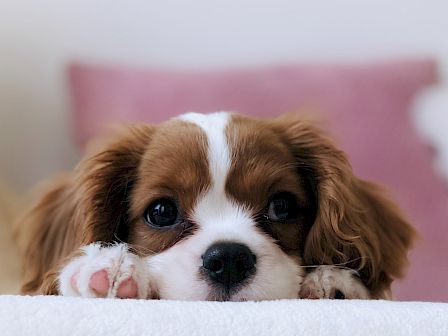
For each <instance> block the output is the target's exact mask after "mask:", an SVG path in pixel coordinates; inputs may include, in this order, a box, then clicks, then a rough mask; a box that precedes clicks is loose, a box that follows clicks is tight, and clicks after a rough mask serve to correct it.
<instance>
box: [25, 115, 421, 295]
mask: <svg viewBox="0 0 448 336" xmlns="http://www.w3.org/2000/svg"><path fill="white" fill-rule="evenodd" d="M19 226H20V228H21V230H22V232H27V238H25V240H24V244H25V245H24V246H25V249H24V253H23V256H24V270H25V274H24V284H23V287H22V292H23V293H27V294H36V293H41V294H60V295H70V296H81V297H119V298H141V299H151V298H161V299H179V300H217V301H245V300H271V299H294V298H298V297H302V298H313V299H320V298H336V299H343V298H347V299H367V298H390V295H391V293H390V288H391V283H392V281H393V280H394V279H396V278H399V277H401V276H402V275H403V271H404V267H405V266H406V264H407V252H408V249H409V248H410V246H411V243H412V240H413V237H414V230H413V229H412V227H411V226H410V225H409V224H408V223H407V221H406V220H405V219H404V217H403V215H402V214H401V213H400V211H399V210H398V208H397V206H396V205H395V204H394V203H392V202H391V201H389V200H388V199H387V198H385V197H384V195H383V192H382V191H381V189H380V188H379V187H378V186H376V185H375V184H372V183H370V182H366V181H363V180H361V179H358V178H357V177H355V176H354V175H353V173H352V169H351V167H350V165H349V163H348V161H347V158H346V156H345V154H344V153H343V152H342V151H340V150H339V149H338V148H336V147H335V145H334V144H333V143H332V141H331V140H329V139H328V138H327V137H326V136H325V135H324V134H323V133H322V132H321V131H320V130H319V129H317V128H315V127H313V125H311V124H310V123H308V122H306V121H304V120H302V119H301V118H300V117H299V116H292V115H289V116H282V117H278V118H275V119H270V120H258V119H252V118H248V117H244V116H241V115H237V114H231V113H226V112H219V113H213V114H208V115H203V114H198V113H187V114H184V115H181V116H180V117H178V118H176V119H171V120H169V121H167V122H165V123H163V124H160V125H158V126H151V125H135V126H129V127H125V128H124V129H122V130H121V131H120V132H117V134H115V135H114V136H113V137H112V138H109V139H108V140H107V141H105V142H104V141H103V143H102V144H101V145H100V146H98V145H97V146H96V149H95V151H94V152H93V153H91V154H90V155H88V156H87V157H86V158H85V159H84V160H82V161H81V163H80V164H79V166H78V167H77V168H76V169H75V170H74V172H72V173H69V174H67V175H64V176H61V177H60V178H59V179H55V180H54V181H53V182H52V184H51V185H50V187H49V189H48V190H46V191H45V193H44V194H43V196H42V197H41V198H40V199H39V200H38V202H37V203H36V204H35V205H34V207H33V208H32V209H31V210H29V211H28V212H26V213H25V215H24V216H23V218H22V220H21V221H20V222H19Z"/></svg>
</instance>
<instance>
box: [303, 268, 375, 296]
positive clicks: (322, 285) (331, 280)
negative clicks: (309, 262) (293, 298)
mask: <svg viewBox="0 0 448 336" xmlns="http://www.w3.org/2000/svg"><path fill="white" fill-rule="evenodd" d="M299 297H300V298H301V299H369V292H368V290H367V288H366V287H365V286H364V284H363V283H362V282H361V281H360V280H359V279H358V278H357V277H356V276H355V272H354V271H352V270H349V269H345V268H338V267H336V266H319V267H317V268H316V269H315V270H314V271H313V272H311V273H309V274H308V275H307V276H306V277H305V279H304V281H303V283H302V286H301V288H300V292H299Z"/></svg>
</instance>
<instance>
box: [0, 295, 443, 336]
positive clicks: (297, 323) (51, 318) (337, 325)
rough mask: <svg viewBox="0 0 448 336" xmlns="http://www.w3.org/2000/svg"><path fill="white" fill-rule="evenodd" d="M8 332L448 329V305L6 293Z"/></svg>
mask: <svg viewBox="0 0 448 336" xmlns="http://www.w3.org/2000/svg"><path fill="white" fill-rule="evenodd" d="M0 334H1V335H2V336H12V335H14V336H15V335H45V336H51V335H82V336H88V335H95V336H101V335H164V336H168V335H189V336H192V335H214V336H219V335H226V336H227V335H245V336H248V335H257V336H263V335H282V336H286V335H322V336H325V335H331V336H337V335H344V336H346V335H362V336H374V335H419V336H421V335H448V304H443V303H422V302H388V301H331V300H321V301H308V300H291V301H270V302H268V301H265V302H260V303H254V302H245V303H231V302H230V303H218V302H178V301H177V302H176V301H143V300H141V301H135V300H110V299H109V300H108V299H78V298H64V297H49V296H47V297H21V296H0Z"/></svg>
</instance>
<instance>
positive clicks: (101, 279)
mask: <svg viewBox="0 0 448 336" xmlns="http://www.w3.org/2000/svg"><path fill="white" fill-rule="evenodd" d="M89 286H90V288H91V289H92V290H93V291H95V293H97V294H98V295H99V296H102V297H106V296H107V293H108V291H109V287H110V281H109V275H108V274H107V272H106V270H101V271H97V272H95V273H93V274H92V276H91V277H90V282H89Z"/></svg>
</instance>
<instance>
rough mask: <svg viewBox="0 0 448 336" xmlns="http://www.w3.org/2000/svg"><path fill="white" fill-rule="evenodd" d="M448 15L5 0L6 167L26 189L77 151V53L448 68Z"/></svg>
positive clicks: (0, 36) (306, 4)
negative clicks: (69, 67) (72, 78)
mask: <svg viewBox="0 0 448 336" xmlns="http://www.w3.org/2000/svg"><path fill="white" fill-rule="evenodd" d="M447 15H448V1H446V0H439V1H438V0H426V1H423V0H421V1H416V0H369V1H360V0H345V1H322V0H320V1H319V0H316V1H299V0H272V1H263V0H226V1H220V0H215V1H211V0H178V1H175V0H163V1H150V0H141V1H137V0H128V1H111V0H72V1H66V0H40V1H39V0H0V154H1V155H0V175H3V176H4V178H6V179H7V180H8V181H9V182H10V184H13V185H15V186H16V187H18V188H20V189H25V188H27V187H29V186H30V185H32V184H34V183H35V182H36V181H37V180H39V179H41V178H43V177H45V176H48V175H49V174H50V173H51V172H53V171H55V170H59V169H66V168H70V167H71V166H72V165H73V164H74V162H75V161H76V159H77V152H76V149H75V147H74V145H73V144H72V142H71V138H70V133H69V123H70V120H69V118H68V115H69V114H68V105H69V104H68V97H67V92H66V86H65V78H64V65H65V64H66V63H67V62H68V61H70V60H74V59H76V60H80V59H81V60H89V61H97V62H103V61H107V62H119V63H130V64H141V65H157V66H175V67H195V68H198V67H212V66H229V65H255V64H266V63H276V62H298V61H316V60H318V61H328V60H331V61H335V60H336V61H353V60H354V61H363V60H371V59H377V58H387V57H399V56H403V55H418V56H431V55H434V56H436V57H437V58H438V59H439V60H440V62H441V64H442V71H443V73H444V77H445V78H448V37H447V32H448V19H447ZM446 122H447V124H448V117H446Z"/></svg>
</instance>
